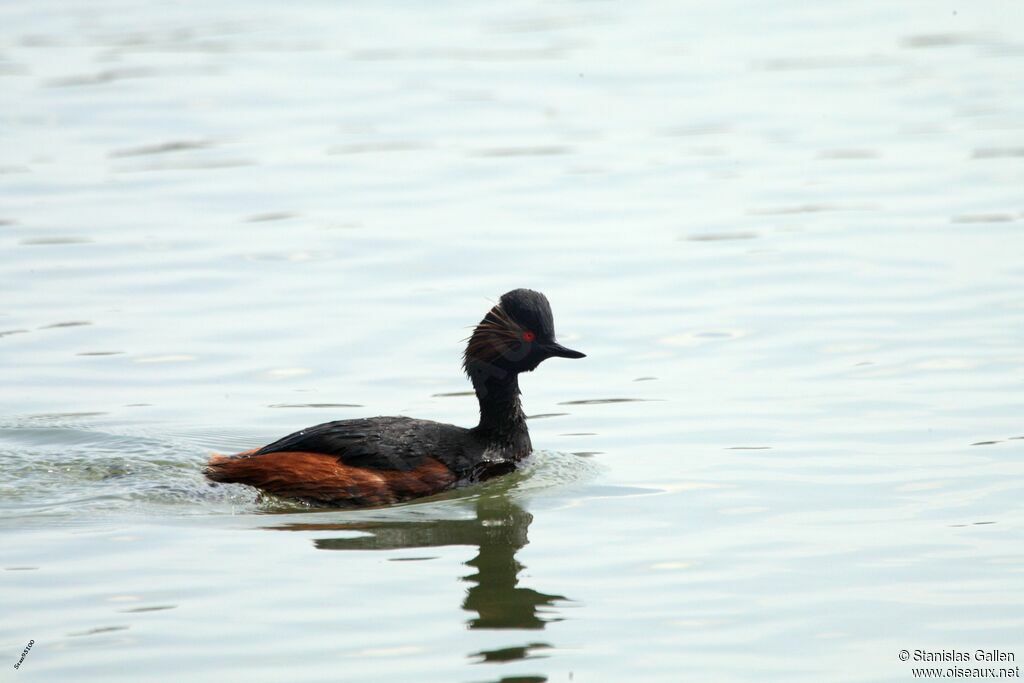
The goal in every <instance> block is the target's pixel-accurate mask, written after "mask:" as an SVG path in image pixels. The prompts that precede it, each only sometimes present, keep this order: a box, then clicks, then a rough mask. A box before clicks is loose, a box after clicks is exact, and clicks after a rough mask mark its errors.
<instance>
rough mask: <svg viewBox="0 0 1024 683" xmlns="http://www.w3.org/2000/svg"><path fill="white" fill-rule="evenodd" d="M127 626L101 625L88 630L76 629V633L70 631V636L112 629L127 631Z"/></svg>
mask: <svg viewBox="0 0 1024 683" xmlns="http://www.w3.org/2000/svg"><path fill="white" fill-rule="evenodd" d="M127 630H128V627H127V626H99V627H97V628H91V629H89V630H88V631H76V632H75V633H69V634H68V635H69V636H93V635H96V634H97V633H110V632H112V631H127Z"/></svg>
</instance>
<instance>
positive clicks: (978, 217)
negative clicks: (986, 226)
mask: <svg viewBox="0 0 1024 683" xmlns="http://www.w3.org/2000/svg"><path fill="white" fill-rule="evenodd" d="M950 220H951V221H952V222H953V223H1010V222H1012V221H1014V220H1016V219H1015V217H1014V216H1013V214H1009V213H967V214H963V215H960V216H953V218H952V219H950Z"/></svg>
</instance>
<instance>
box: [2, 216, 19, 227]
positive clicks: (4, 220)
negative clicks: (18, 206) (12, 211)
mask: <svg viewBox="0 0 1024 683" xmlns="http://www.w3.org/2000/svg"><path fill="white" fill-rule="evenodd" d="M16 222H17V221H13V220H11V219H10V218H0V228H2V227H4V226H6V225H14V224H15V223H16Z"/></svg>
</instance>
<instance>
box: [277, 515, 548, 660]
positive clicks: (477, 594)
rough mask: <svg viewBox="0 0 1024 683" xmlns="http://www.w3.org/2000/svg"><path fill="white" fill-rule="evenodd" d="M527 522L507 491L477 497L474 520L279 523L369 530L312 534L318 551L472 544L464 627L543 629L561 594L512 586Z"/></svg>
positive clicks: (527, 517)
mask: <svg viewBox="0 0 1024 683" xmlns="http://www.w3.org/2000/svg"><path fill="white" fill-rule="evenodd" d="M532 521H533V515H531V514H530V513H529V512H527V511H526V510H524V509H522V508H521V507H519V506H518V505H516V504H515V503H513V502H512V501H511V500H509V499H508V498H507V497H506V496H489V497H487V496H482V497H480V498H479V499H477V501H476V517H475V518H474V519H432V520H424V521H408V522H406V521H403V522H352V523H342V524H324V525H321V524H294V525H288V526H286V527H283V528H285V529H292V530H307V531H308V530H316V529H325V530H326V529H330V530H338V531H365V532H367V533H370V534H373V535H372V536H361V537H359V538H321V539H316V540H315V541H314V544H315V545H316V547H317V548H320V549H321V550H396V549H400V548H430V547H437V546H448V545H470V546H477V547H478V549H479V552H478V553H477V555H476V557H474V558H473V559H472V560H470V561H469V562H467V563H466V564H468V565H470V566H472V567H475V568H476V572H475V573H473V574H470V575H469V576H466V577H464V580H465V581H468V582H469V583H472V584H474V585H473V586H471V587H470V589H469V591H468V592H467V593H466V599H465V601H463V603H462V608H463V609H465V610H466V611H469V612H475V613H476V616H475V617H473V618H471V619H470V620H469V622H468V623H469V627H470V628H474V629H477V628H479V629H505V628H521V629H542V628H544V625H545V624H546V623H547V622H548V621H556V620H558V617H557V616H553V615H552V613H553V612H554V608H555V605H556V603H557V602H558V601H561V600H566V598H565V597H563V596H561V595H548V594H546V593H541V592H538V591H535V590H533V589H532V588H520V587H519V586H518V585H517V584H518V583H519V572H520V571H522V569H523V568H524V567H523V565H522V564H520V563H519V561H518V560H516V552H517V551H518V550H519V549H520V548H522V547H523V546H525V545H526V544H527V543H528V542H529V541H528V539H527V530H528V529H529V526H530V522H532ZM278 528H282V527H278ZM538 645H542V644H538Z"/></svg>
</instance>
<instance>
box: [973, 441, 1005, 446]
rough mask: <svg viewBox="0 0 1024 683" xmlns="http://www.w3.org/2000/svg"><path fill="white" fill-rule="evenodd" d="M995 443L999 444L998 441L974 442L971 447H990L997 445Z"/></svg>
mask: <svg viewBox="0 0 1024 683" xmlns="http://www.w3.org/2000/svg"><path fill="white" fill-rule="evenodd" d="M997 443H999V442H998V441H975V442H974V443H972V444H971V445H972V446H992V445H994V444H997Z"/></svg>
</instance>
